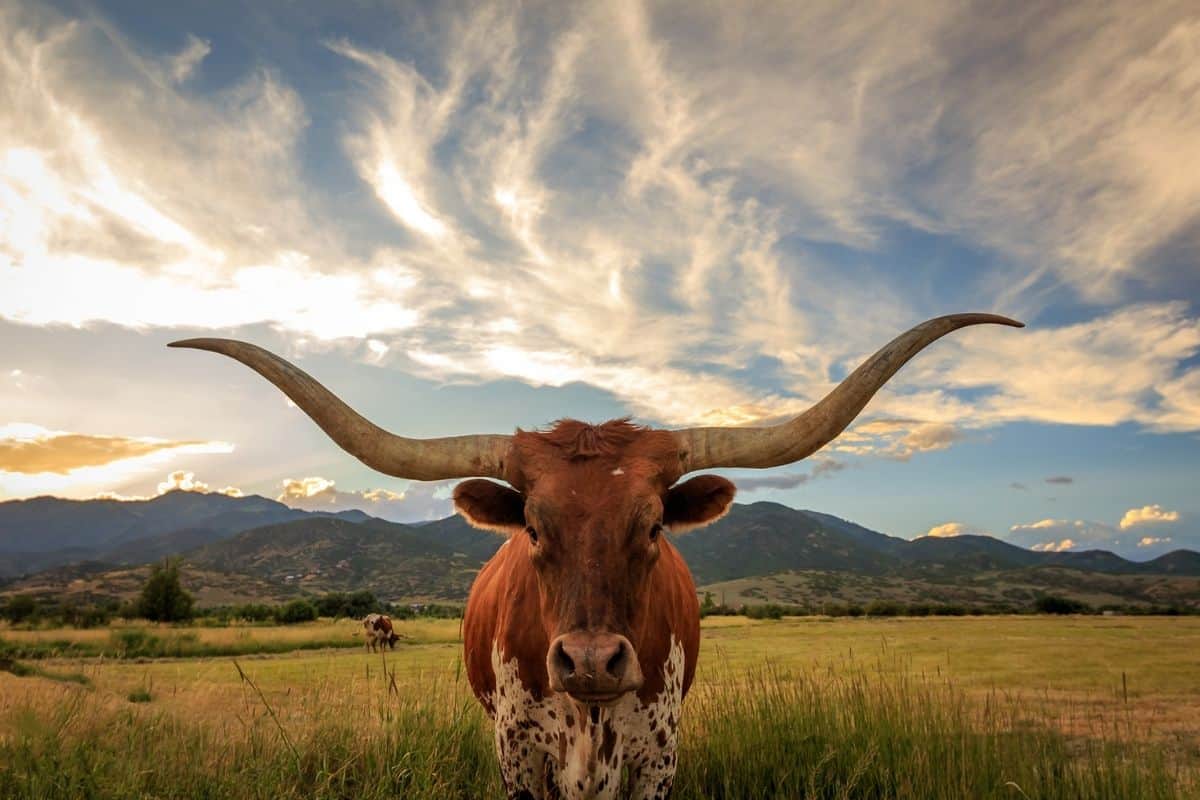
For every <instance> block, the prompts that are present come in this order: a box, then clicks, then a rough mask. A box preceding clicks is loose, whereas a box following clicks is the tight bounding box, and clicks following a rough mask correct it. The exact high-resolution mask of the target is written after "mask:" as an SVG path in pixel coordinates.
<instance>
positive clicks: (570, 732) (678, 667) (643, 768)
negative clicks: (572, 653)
mask: <svg viewBox="0 0 1200 800" xmlns="http://www.w3.org/2000/svg"><path fill="white" fill-rule="evenodd" d="M662 669H663V675H664V678H665V680H664V683H663V688H662V691H661V692H659V694H658V696H657V697H656V698H655V699H654V700H653V701H652V702H650V703H646V704H643V703H642V702H641V701H640V700H639V699H638V698H637V696H636V695H633V694H630V695H627V696H625V697H624V698H622V699H621V700H619V701H618V702H617V703H616V704H614V705H612V706H610V707H600V706H585V705H581V704H579V703H576V702H575V701H574V700H572V699H571V698H570V697H568V696H567V695H565V694H561V693H551V694H549V695H547V696H546V697H544V698H543V699H542V700H540V701H536V700H534V699H533V695H532V693H530V692H529V691H528V690H527V689H526V688H525V686H524V684H522V683H521V680H520V677H519V674H518V669H517V661H516V659H515V658H514V659H509V660H508V661H504V660H503V657H502V655H501V653H500V647H499V644H496V645H494V646H493V648H492V670H493V671H494V673H495V676H496V690H495V692H494V693H493V694H492V698H491V700H492V703H491V705H492V717H493V721H494V722H495V740H496V753H497V755H498V756H499V759H500V773H501V776H502V777H503V779H504V784H505V787H506V788H507V791H508V794H509V796H510V797H518V796H521V793H522V792H528V794H529V795H532V796H533V797H534V798H538V799H539V800H541V798H564V800H592V798H597V800H608V799H609V798H615V797H616V796H617V794H618V792H619V791H620V789H621V770H622V767H623V766H624V767H628V769H629V775H630V786H629V788H630V792H629V797H631V798H637V800H650V799H651V798H665V797H666V796H667V795H668V794H669V793H670V790H671V783H672V781H673V779H674V777H675V763H676V762H675V760H676V748H677V730H678V726H679V711H680V707H681V705H682V702H683V669H684V655H683V646H682V644H680V643H679V641H677V640H676V639H675V637H674V636H672V637H671V650H670V653H669V655H668V657H667V661H666V663H665V664H663V667H662Z"/></svg>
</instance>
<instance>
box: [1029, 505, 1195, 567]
mask: <svg viewBox="0 0 1200 800" xmlns="http://www.w3.org/2000/svg"><path fill="white" fill-rule="evenodd" d="M1183 519H1184V517H1183V515H1182V514H1180V513H1178V512H1174V511H1165V510H1164V509H1162V508H1161V507H1160V506H1153V505H1151V506H1144V507H1142V508H1134V509H1130V510H1129V511H1128V512H1126V513H1125V516H1124V517H1123V518H1122V519H1121V521H1120V522H1119V523H1117V524H1115V525H1113V524H1108V523H1104V522H1095V521H1090V520H1082V519H1076V520H1068V519H1042V520H1038V521H1036V522H1031V523H1024V524H1018V525H1013V526H1012V527H1011V528H1010V529H1009V535H1008V536H1007V537H1006V538H1007V539H1009V540H1010V541H1012V542H1013V543H1014V544H1018V545H1021V546H1023V547H1028V548H1030V549H1032V550H1041V551H1052V552H1057V551H1061V550H1081V549H1091V548H1098V549H1103V550H1115V551H1117V552H1119V553H1122V554H1123V555H1125V556H1127V557H1128V556H1130V555H1134V554H1136V555H1137V556H1139V557H1142V556H1144V555H1146V554H1144V553H1141V552H1139V551H1141V550H1145V549H1151V550H1153V549H1154V548H1157V547H1160V546H1162V545H1167V544H1169V543H1171V542H1172V539H1173V538H1174V539H1176V540H1178V538H1179V534H1180V533H1181V528H1180V527H1178V526H1176V523H1179V522H1181V521H1183ZM1144 525H1155V526H1157V527H1159V530H1160V531H1161V533H1160V534H1159V535H1155V536H1147V535H1145V534H1144V532H1142V531H1139V530H1133V529H1137V528H1140V527H1142V526H1144ZM1168 534H1169V535H1168ZM1184 538H1186V539H1188V544H1192V538H1190V537H1186V536H1185V537H1184ZM1196 544H1200V542H1196ZM1193 546H1194V545H1193Z"/></svg>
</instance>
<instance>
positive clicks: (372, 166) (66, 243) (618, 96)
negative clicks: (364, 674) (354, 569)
mask: <svg viewBox="0 0 1200 800" xmlns="http://www.w3.org/2000/svg"><path fill="white" fill-rule="evenodd" d="M1198 300H1200V9H1198V8H1197V7H1196V5H1195V4H1194V3H1186V2H1185V3H1153V2H1148V3H1140V4H1138V6H1137V9H1136V10H1133V9H1132V8H1129V7H1124V6H1113V5H1111V4H1099V3H1095V4H1094V3H1075V4H1044V3H1028V4H1007V5H1002V6H997V5H996V4H992V3H977V4H972V3H959V2H955V3H938V2H922V3H920V4H916V3H912V4H906V5H905V6H904V9H903V13H899V12H897V10H896V8H895V7H889V6H887V5H884V4H871V3H867V4H859V3H806V4H800V5H797V4H773V3H761V4H757V3H755V4H751V3H745V4H742V3H732V4H731V3H694V2H680V3H662V4H658V3H655V4H644V3H639V2H633V1H632V0H618V1H617V2H601V3H578V4H572V3H561V2H553V3H537V2H528V3H523V4H520V5H516V4H510V3H496V4H490V3H469V4H456V3H437V4H428V3H419V4H404V3H373V2H356V3H341V4H330V3H319V2H256V3H247V4H244V5H241V4H233V3H223V2H217V3H151V4H147V3H141V2H124V1H122V2H100V3H92V2H75V1H72V0H64V1H62V2H45V1H44V0H43V1H42V2H21V1H20V0H17V2H13V0H0V500H2V499H14V498H25V497H32V496H37V495H44V494H52V495H57V496H62V497H73V498H88V497H97V496H107V497H124V498H136V497H153V496H155V495H156V494H159V493H162V492H164V491H168V490H171V489H185V490H191V491H224V492H228V493H239V492H240V493H244V494H252V493H253V494H261V495H263V496H267V497H272V498H279V499H281V500H283V501H285V502H288V503H290V504H293V505H296V506H298V507H305V508H350V507H358V508H363V509H364V510H367V511H368V512H369V513H374V514H377V515H379V516H383V517H386V518H389V519H395V520H402V521H403V520H417V519H428V518H433V517H440V516H443V515H446V514H448V513H450V511H451V507H450V502H449V492H450V489H451V488H452V483H433V484H427V483H413V482H407V481H402V480H397V479H393V478H389V477H386V476H382V475H378V474H376V473H373V472H371V471H370V470H369V469H368V468H366V467H365V466H363V465H361V464H360V463H359V462H357V461H356V460H355V459H353V458H352V457H350V456H348V455H346V454H345V453H343V452H341V451H340V450H339V449H338V448H337V447H336V446H335V445H333V444H332V443H331V442H329V441H328V440H327V439H326V438H325V436H324V434H322V433H321V432H320V431H319V430H318V429H317V428H316V427H315V426H314V425H313V424H312V423H311V422H310V421H309V420H308V419H307V418H306V417H305V416H304V415H303V414H302V413H301V412H299V411H298V410H297V409H296V408H295V407H294V406H291V405H290V403H289V402H288V401H287V400H286V398H284V397H283V396H282V395H280V394H279V393H278V392H277V390H275V389H274V387H272V386H270V385H269V384H267V383H266V382H265V381H264V380H262V379H261V378H260V377H258V376H257V375H255V374H253V373H252V372H251V371H249V370H247V369H246V368H245V367H243V366H241V365H239V364H236V363H234V362H232V361H229V360H228V359H224V358H221V357H218V356H215V355H213V354H210V353H201V352H196V351H186V350H184V351H181V350H168V349H167V348H166V347H165V345H166V343H167V342H170V341H173V340H176V339H181V338H187V337H192V336H224V337H231V338H237V339H243V340H246V341H250V342H254V343H256V344H259V345H262V346H264V347H267V348H269V349H271V350H273V351H275V352H277V353H279V354H281V355H283V356H284V357H286V358H288V359H290V360H292V361H293V362H294V363H296V364H297V365H299V366H301V367H302V368H303V369H305V370H307V371H309V372H310V373H312V374H313V375H314V376H316V377H317V378H318V379H319V380H321V381H322V382H324V383H325V384H326V385H327V386H329V387H330V388H331V389H332V390H334V391H335V392H337V393H338V394H339V395H341V396H342V397H343V398H344V399H346V400H347V401H348V402H350V403H351V404H352V405H354V406H355V407H356V408H358V409H359V410H360V411H361V412H362V413H364V414H365V415H367V416H368V417H370V418H371V419H373V420H374V421H375V422H377V423H379V424H381V425H383V426H384V427H387V428H389V429H391V430H393V431H396V432H397V433H402V434H405V435H409V436H441V435H453V434H463V433H508V432H511V431H513V430H514V429H515V428H516V427H518V426H519V427H522V428H526V429H530V428H537V427H542V426H545V425H547V424H548V423H550V422H552V421H553V420H555V419H558V418H560V417H575V418H579V419H584V420H588V421H594V422H599V421H603V420H606V419H610V418H614V417H620V416H625V415H629V416H632V417H633V418H634V419H635V420H636V421H638V422H640V423H643V424H650V425H656V426H665V427H686V426H692V425H700V424H704V425H713V424H717V425H741V424H755V423H759V424H761V423H763V422H764V421H768V420H778V419H782V418H785V417H786V415H788V414H794V413H799V412H800V411H802V410H803V409H805V408H807V407H808V406H809V405H810V404H811V403H812V402H814V401H815V400H817V399H819V398H820V397H821V396H822V395H823V394H824V393H825V392H827V391H829V390H830V389H831V388H832V387H833V386H835V385H836V384H837V382H838V381H839V380H840V379H841V378H843V377H844V376H845V375H846V374H847V373H848V372H849V371H850V370H852V369H853V368H854V367H855V366H856V365H857V364H858V363H859V362H860V361H861V360H862V359H863V358H864V357H865V356H866V355H868V354H870V353H871V352H873V351H874V350H875V349H877V348H878V347H879V346H881V345H882V344H884V343H885V342H887V341H888V340H889V339H891V338H892V337H893V336H895V335H897V334H899V333H900V332H902V331H903V330H905V329H907V328H908V327H910V326H912V325H914V324H916V323H918V322H920V321H922V320H924V319H927V318H930V317H934V316H939V315H941V314H946V313H954V312H962V311H990V312H996V313H1001V314H1005V315H1008V316H1011V317H1015V318H1017V319H1020V320H1022V321H1024V322H1025V323H1026V324H1027V327H1026V328H1024V329H1020V330H1017V329H1011V328H1003V327H998V326H979V327H975V328H971V329H968V330H964V331H960V332H958V333H955V334H953V335H951V336H950V337H948V338H947V339H944V340H942V341H940V342H938V343H936V344H935V345H933V346H932V347H930V348H929V349H928V350H927V351H926V352H924V353H922V354H921V355H920V356H918V357H917V358H916V359H914V361H913V362H911V363H910V364H909V365H908V366H907V367H905V368H904V369H903V370H902V371H901V372H900V373H899V374H898V375H897V376H896V377H895V378H894V379H893V380H892V381H891V382H890V383H889V384H888V386H887V388H886V389H885V390H884V391H883V392H881V393H880V394H879V395H878V396H877V397H876V399H875V400H874V401H872V403H871V404H870V405H869V406H868V407H867V409H866V411H865V412H864V413H863V415H862V416H861V417H860V418H859V420H858V422H857V423H856V424H855V425H853V426H852V427H851V428H850V429H849V430H848V431H847V432H846V433H845V434H844V435H843V436H842V437H841V438H840V439H838V440H837V441H835V442H834V443H832V444H831V445H829V446H827V447H826V448H825V449H824V450H822V451H821V452H820V453H818V454H816V455H815V456H813V457H811V458H810V459H808V460H807V461H804V462H801V463H798V464H794V465H791V466H786V467H778V468H775V469H771V470H760V471H754V470H739V471H728V472H726V473H724V474H726V475H728V476H729V477H730V478H731V479H733V480H734V481H735V483H737V484H738V486H739V500H740V501H741V502H754V501H758V500H770V501H775V502H780V503H784V504H787V505H790V506H794V507H798V508H809V509H814V510H818V511H822V512H826V513H831V514H836V515H838V516H840V517H843V518H846V519H850V520H853V521H855V522H858V523H860V524H862V525H866V526H868V527H870V528H873V529H876V530H879V531H882V532H885V533H889V534H893V535H896V536H902V537H906V538H912V537H917V536H922V535H940V536H952V535H961V534H964V533H986V534H990V535H993V536H996V537H999V538H1001V539H1005V540H1007V541H1011V542H1014V543H1016V544H1019V545H1021V546H1024V547H1036V548H1038V549H1052V550H1063V549H1067V550H1083V549H1090V548H1096V547H1100V548H1105V549H1110V550H1114V551H1116V552H1118V553H1121V554H1122V555H1126V556H1128V557H1132V558H1150V557H1153V556H1156V555H1159V554H1161V553H1164V552H1167V551H1170V550H1173V549H1177V548H1180V547H1189V548H1194V549H1200V500H1198V499H1197V492H1196V487H1197V486H1198V485H1200V447H1198V445H1200V303H1198Z"/></svg>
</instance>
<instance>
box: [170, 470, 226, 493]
mask: <svg viewBox="0 0 1200 800" xmlns="http://www.w3.org/2000/svg"><path fill="white" fill-rule="evenodd" d="M173 491H183V492H199V493H201V494H210V493H215V494H225V495H229V496H230V497H243V496H244V494H243V492H242V490H241V489H238V488H236V487H233V486H226V487H224V488H223V489H213V488H210V487H209V485H208V484H207V483H205V482H203V481H199V480H196V474H195V473H194V472H186V471H184V470H176V471H174V472H172V473H171V474H169V475H167V479H166V480H165V481H163V482H162V483H160V484H158V493H159V494H166V493H167V492H173Z"/></svg>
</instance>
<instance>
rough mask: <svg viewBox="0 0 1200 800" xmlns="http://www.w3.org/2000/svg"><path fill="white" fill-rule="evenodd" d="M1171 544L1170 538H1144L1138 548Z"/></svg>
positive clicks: (1140, 540) (1139, 540) (1139, 542)
mask: <svg viewBox="0 0 1200 800" xmlns="http://www.w3.org/2000/svg"><path fill="white" fill-rule="evenodd" d="M1170 542H1171V537H1170V536H1143V537H1142V538H1141V539H1138V543H1137V546H1138V547H1154V546H1155V545H1158V544H1169V543H1170Z"/></svg>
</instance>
